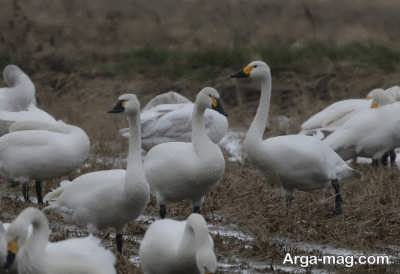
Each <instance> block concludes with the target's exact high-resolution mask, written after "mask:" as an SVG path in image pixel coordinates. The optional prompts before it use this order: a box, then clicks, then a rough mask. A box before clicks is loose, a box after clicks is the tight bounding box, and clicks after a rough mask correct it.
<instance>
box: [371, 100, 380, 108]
mask: <svg viewBox="0 0 400 274" xmlns="http://www.w3.org/2000/svg"><path fill="white" fill-rule="evenodd" d="M371 108H379V103H378V102H376V101H373V102H372V104H371Z"/></svg>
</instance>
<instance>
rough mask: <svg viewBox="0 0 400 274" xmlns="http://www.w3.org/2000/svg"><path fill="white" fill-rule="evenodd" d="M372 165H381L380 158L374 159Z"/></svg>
mask: <svg viewBox="0 0 400 274" xmlns="http://www.w3.org/2000/svg"><path fill="white" fill-rule="evenodd" d="M372 166H373V167H379V160H377V159H372Z"/></svg>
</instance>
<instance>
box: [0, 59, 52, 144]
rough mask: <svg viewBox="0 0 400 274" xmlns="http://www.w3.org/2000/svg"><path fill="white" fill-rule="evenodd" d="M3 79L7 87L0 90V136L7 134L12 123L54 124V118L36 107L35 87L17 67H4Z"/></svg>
mask: <svg viewBox="0 0 400 274" xmlns="http://www.w3.org/2000/svg"><path fill="white" fill-rule="evenodd" d="M3 77H4V81H5V83H6V84H7V85H8V87H4V88H0V136H1V135H4V134H6V133H8V128H9V126H10V125H11V124H12V123H14V122H22V121H41V122H47V123H54V122H56V120H55V119H54V117H52V116H51V115H50V114H48V113H47V112H45V111H43V110H41V109H40V108H38V107H37V106H36V89H35V86H34V84H33V83H32V81H31V79H30V78H29V76H28V75H26V74H25V73H24V72H23V71H22V70H21V69H20V68H19V67H17V66H15V65H8V66H6V67H5V69H4V71H3Z"/></svg>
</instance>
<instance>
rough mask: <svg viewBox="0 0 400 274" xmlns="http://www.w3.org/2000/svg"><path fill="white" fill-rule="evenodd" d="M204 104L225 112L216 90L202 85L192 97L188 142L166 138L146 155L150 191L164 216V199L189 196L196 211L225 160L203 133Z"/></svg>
mask: <svg viewBox="0 0 400 274" xmlns="http://www.w3.org/2000/svg"><path fill="white" fill-rule="evenodd" d="M207 108H212V109H215V110H217V111H219V112H221V113H223V114H224V113H225V112H224V111H223V109H222V106H221V105H220V102H219V94H218V92H217V91H216V90H215V89H214V88H211V87H206V88H203V89H202V90H201V91H200V92H199V93H198V95H197V97H196V102H195V104H194V108H193V114H192V142H191V143H184V142H170V143H163V144H160V145H157V146H155V147H153V148H152V149H151V150H150V151H149V153H148V154H147V155H146V157H145V160H144V168H145V170H146V176H147V180H148V181H149V184H150V186H151V189H152V191H153V192H154V193H155V194H156V198H157V202H158V204H159V206H160V216H161V217H162V218H164V217H165V214H166V203H167V202H173V201H181V200H184V199H190V200H191V201H192V202H193V210H194V212H199V211H200V208H201V205H202V202H203V197H204V196H205V195H206V193H207V192H208V191H210V189H211V188H212V187H213V186H215V185H216V184H217V182H218V181H219V180H220V179H221V178H222V176H223V174H224V170H225V160H224V156H223V154H222V152H221V149H220V148H219V146H218V145H217V144H215V143H213V142H212V141H211V140H210V138H209V136H208V135H207V133H206V129H205V126H204V112H205V111H206V109H207Z"/></svg>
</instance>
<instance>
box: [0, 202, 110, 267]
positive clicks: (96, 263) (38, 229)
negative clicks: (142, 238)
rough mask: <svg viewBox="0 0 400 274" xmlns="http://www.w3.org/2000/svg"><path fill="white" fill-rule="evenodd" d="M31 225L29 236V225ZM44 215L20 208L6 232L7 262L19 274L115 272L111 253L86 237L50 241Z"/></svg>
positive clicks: (93, 239) (6, 265)
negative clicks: (14, 266) (14, 265)
mask: <svg viewBox="0 0 400 274" xmlns="http://www.w3.org/2000/svg"><path fill="white" fill-rule="evenodd" d="M31 225H32V235H30V236H28V228H29V226H31ZM49 235H50V229H49V224H48V220H47V218H46V217H45V216H44V215H43V213H42V212H41V211H39V210H38V209H35V208H27V209H25V210H23V211H22V212H21V213H20V214H19V216H18V217H17V218H16V219H15V220H14V221H13V222H12V223H11V224H10V226H9V227H8V229H7V232H6V239H7V246H8V248H7V252H8V255H7V262H6V264H5V266H4V267H5V268H6V269H9V268H10V267H11V266H12V265H13V263H14V261H15V262H16V264H17V265H16V267H17V269H18V273H19V274H38V273H41V274H66V273H70V274H82V273H85V274H116V273H117V272H116V270H115V267H114V264H115V257H114V255H113V254H112V253H111V252H110V251H108V250H106V249H104V248H103V247H102V246H101V245H100V240H99V239H97V238H95V237H93V236H89V237H86V238H76V239H69V240H65V241H59V242H54V243H49V242H48V238H49Z"/></svg>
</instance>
